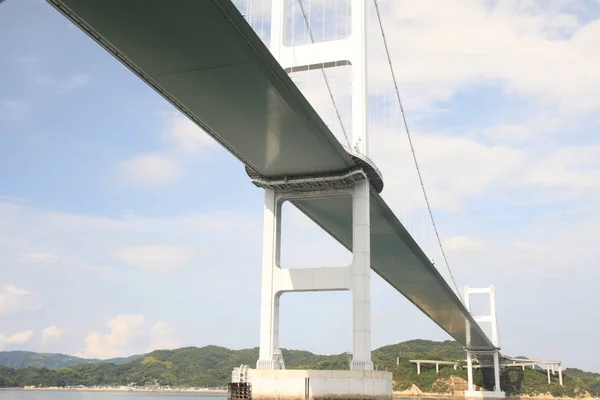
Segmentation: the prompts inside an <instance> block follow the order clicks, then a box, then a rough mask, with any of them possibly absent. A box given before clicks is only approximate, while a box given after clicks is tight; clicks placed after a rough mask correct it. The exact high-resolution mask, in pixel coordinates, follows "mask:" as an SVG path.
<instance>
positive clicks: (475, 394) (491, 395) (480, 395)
mask: <svg viewBox="0 0 600 400" xmlns="http://www.w3.org/2000/svg"><path fill="white" fill-rule="evenodd" d="M504 398H506V393H504V392H500V391H498V392H494V391H483V390H482V391H477V390H465V399H504Z"/></svg>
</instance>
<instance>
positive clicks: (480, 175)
mask: <svg viewBox="0 0 600 400" xmlns="http://www.w3.org/2000/svg"><path fill="white" fill-rule="evenodd" d="M371 143H372V144H371V146H372V155H373V159H375V160H377V164H378V166H379V168H380V169H381V171H382V173H383V176H384V180H385V182H386V187H385V189H384V192H383V193H382V194H383V196H384V197H385V198H386V199H388V200H389V203H390V204H391V205H392V208H394V209H395V210H397V211H399V212H400V214H402V212H403V210H404V209H406V208H411V209H412V210H418V209H423V208H424V207H425V202H424V198H423V194H422V192H421V187H420V184H419V181H418V177H417V173H416V169H415V166H414V162H413V159H412V155H411V152H410V148H409V147H408V141H407V138H406V135H405V134H401V133H394V132H386V131H384V130H383V129H381V130H378V131H375V132H374V134H373V138H372V140H371ZM413 144H414V147H415V151H416V154H417V159H418V161H419V164H420V168H421V171H422V174H423V180H424V182H425V187H426V189H427V191H428V197H429V199H430V200H431V203H432V205H433V207H434V210H436V211H448V210H457V209H461V208H462V207H463V202H464V200H465V199H466V198H469V197H473V196H480V195H483V194H485V193H486V191H487V190H488V189H489V188H490V187H492V185H494V186H496V185H507V184H513V182H514V175H515V173H516V171H518V170H519V169H521V168H523V165H524V164H525V160H526V153H525V152H523V151H521V150H518V149H514V148H510V147H506V146H491V145H486V144H483V143H481V142H478V141H477V140H475V139H471V138H465V137H456V136H453V135H450V134H431V133H426V132H413Z"/></svg>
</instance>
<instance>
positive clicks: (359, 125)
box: [256, 0, 373, 371]
mask: <svg viewBox="0 0 600 400" xmlns="http://www.w3.org/2000/svg"><path fill="white" fill-rule="evenodd" d="M286 4H288V2H287V1H283V0H273V1H272V17H271V45H270V50H271V52H272V53H273V55H274V56H275V58H276V59H277V60H278V61H279V63H280V64H281V65H282V67H283V68H284V69H285V70H286V71H288V72H290V70H291V69H292V68H293V70H294V71H303V70H304V71H308V70H312V69H320V68H331V67H336V66H344V65H350V66H351V69H352V141H351V147H352V149H353V152H356V153H357V154H353V156H354V157H359V158H361V155H362V156H363V157H362V158H366V156H368V153H369V142H368V132H367V122H368V120H367V119H368V111H367V110H368V108H367V66H366V57H365V55H366V15H367V12H366V1H365V0H350V6H351V22H350V26H351V33H350V35H349V36H348V37H346V38H343V39H340V40H332V41H325V42H319V43H311V44H303V45H295V44H294V43H292V45H291V46H286V45H285V44H284V40H283V39H284V32H285V26H284V21H285V19H286V18H285V17H286V11H287V10H285V8H286V7H285V6H286ZM367 162H368V161H367ZM333 172H335V173H336V175H333V174H332V176H330V177H322V176H320V177H302V184H299V181H298V180H296V181H297V184H295V183H294V182H295V180H294V178H288V177H282V179H284V181H285V183H284V184H281V182H280V183H278V184H277V185H272V186H271V187H269V186H268V184H263V187H264V188H265V206H264V226H263V259H262V291H261V316H260V355H259V360H258V362H257V364H256V368H257V369H283V368H284V364H283V358H282V356H281V353H280V351H279V299H280V296H281V295H282V294H283V293H285V292H299V291H333V290H349V291H351V292H352V296H353V352H352V354H353V356H352V361H351V369H352V370H362V371H369V370H373V362H372V361H371V293H370V287H371V283H370V274H371V265H370V263H371V242H370V236H371V231H370V223H371V221H370V204H369V201H370V183H369V180H368V177H367V174H366V172H365V171H363V170H360V171H355V172H356V174H355V175H353V178H352V179H348V177H347V176H346V177H342V176H341V175H340V174H339V172H342V171H332V173H333ZM353 173H354V172H353ZM311 182H312V183H313V185H312V187H311ZM332 196H347V197H348V198H349V199H351V200H350V201H351V203H352V206H351V209H352V225H353V228H352V246H353V261H352V263H351V264H350V265H349V266H347V267H335V268H308V269H282V268H281V266H280V247H281V207H282V204H283V203H284V202H285V201H294V200H299V201H300V200H306V199H311V200H314V199H319V198H325V199H326V198H330V197H332Z"/></svg>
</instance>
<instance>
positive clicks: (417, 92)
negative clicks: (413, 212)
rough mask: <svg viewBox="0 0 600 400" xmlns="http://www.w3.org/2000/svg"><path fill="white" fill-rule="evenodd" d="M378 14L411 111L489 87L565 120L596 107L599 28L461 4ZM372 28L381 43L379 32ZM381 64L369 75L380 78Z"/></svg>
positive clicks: (571, 17) (527, 5) (541, 6)
mask: <svg viewBox="0 0 600 400" xmlns="http://www.w3.org/2000/svg"><path fill="white" fill-rule="evenodd" d="M383 7H385V9H384V10H383V16H384V28H385V29H386V35H387V36H389V37H393V38H394V43H393V46H392V48H391V51H392V57H393V60H394V61H395V62H396V65H397V67H398V71H399V73H398V79H399V84H400V87H401V88H402V90H403V92H404V93H405V94H406V95H407V96H408V97H410V98H411V99H412V100H413V102H415V103H420V104H422V105H424V106H429V105H431V104H433V103H434V102H436V101H440V100H441V101H445V100H447V99H448V98H449V97H450V96H451V95H452V94H453V93H455V92H456V91H457V90H458V89H459V88H461V87H464V86H468V85H471V84H474V83H476V82H477V83H479V84H481V83H485V82H487V83H492V84H495V83H499V84H500V85H501V86H502V87H504V88H505V90H507V91H508V92H510V93H515V94H517V95H519V96H525V97H528V98H531V99H534V100H536V101H537V102H540V103H542V104H551V105H553V106H556V107H557V108H558V109H559V110H561V111H562V112H567V113H571V114H572V113H580V112H588V111H592V110H594V109H595V108H596V107H598V106H599V105H600V95H599V94H598V92H599V91H598V88H599V87H600V77H598V74H595V73H594V72H592V71H596V70H598V69H600V58H598V57H597V56H596V52H595V50H594V49H595V48H596V47H597V43H598V38H599V37H600V36H599V32H600V21H598V20H595V21H590V22H587V23H586V24H585V25H584V24H581V23H580V22H579V20H580V18H579V17H578V16H577V15H575V14H572V13H569V12H568V11H565V10H564V9H562V8H560V7H548V6H547V5H545V3H544V2H541V1H519V0H517V1H512V0H506V1H497V2H495V3H493V4H491V5H490V4H489V3H486V2H481V1H474V0H459V1H456V2H454V3H453V4H452V6H451V7H450V6H448V7H440V6H439V4H438V3H437V2H436V1H434V0H426V1H419V2H413V1H394V2H386V3H384V5H383ZM370 28H371V29H372V30H373V31H372V32H371V33H372V35H375V36H374V37H376V38H377V40H379V41H381V39H380V35H379V34H378V33H377V32H375V29H376V28H377V25H376V24H372V25H370ZM382 56H383V55H382V54H381V55H380V56H379V57H378V60H377V61H374V62H373V64H375V65H374V66H373V68H374V69H375V70H381V71H382V72H383V70H384V69H385V68H386V66H385V63H384V62H382V61H381V60H382V58H383V57H382ZM400 60H401V61H400ZM400 62H401V64H398V63H400ZM385 73H386V74H388V72H387V71H386V72H385Z"/></svg>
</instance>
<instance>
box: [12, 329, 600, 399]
mask: <svg viewBox="0 0 600 400" xmlns="http://www.w3.org/2000/svg"><path fill="white" fill-rule="evenodd" d="M282 351H283V356H284V360H285V364H286V368H288V369H348V368H349V364H348V356H347V355H346V354H339V355H329V356H324V355H316V354H313V353H310V352H308V351H300V350H287V349H284V350H282ZM34 354H35V353H34ZM27 357H28V358H27V359H28V360H30V361H31V360H34V361H35V360H36V358H35V357H33V356H31V355H28V356H27ZM65 357H68V356H65ZM134 357H137V358H136V359H134V360H132V361H129V362H125V363H121V364H117V363H109V362H107V361H108V360H105V361H104V362H101V363H82V364H80V365H72V366H70V367H64V368H46V367H42V368H37V367H36V366H35V365H37V364H36V363H33V364H30V365H29V366H27V367H26V368H10V367H5V366H0V387H22V386H25V385H27V386H29V385H35V386H38V387H39V386H77V385H84V386H102V385H129V384H135V385H145V384H146V383H153V382H157V383H158V384H160V385H170V386H188V387H222V386H224V385H226V383H227V382H228V381H229V379H230V377H231V371H232V369H233V368H234V367H236V366H239V365H241V364H245V365H250V366H254V364H255V363H256V360H257V359H258V349H257V348H254V349H244V350H230V349H226V348H223V347H217V346H206V347H202V348H197V347H186V348H182V349H178V350H157V351H153V352H152V353H149V354H147V355H144V356H134ZM464 357H465V354H464V350H463V348H462V347H461V346H460V345H459V344H458V343H456V342H453V341H445V342H434V341H428V340H411V341H407V342H403V343H398V344H394V345H389V346H384V347H381V348H379V349H376V350H374V351H373V362H374V364H375V365H376V366H377V368H378V369H379V370H388V371H391V372H392V373H393V375H394V388H395V389H396V390H406V389H409V388H411V387H412V385H413V384H414V385H416V386H417V387H419V388H420V389H421V390H422V391H424V392H438V393H442V392H451V391H452V390H459V389H457V388H456V387H455V386H456V385H455V383H456V382H459V383H460V382H464V381H463V379H466V377H467V376H466V375H467V374H466V371H465V370H461V369H460V368H459V369H457V370H454V369H453V368H452V367H442V368H441V369H440V374H439V375H438V374H436V372H435V367H434V366H431V367H427V366H422V367H421V370H422V373H421V374H420V375H417V373H416V369H415V366H414V365H413V364H411V363H410V362H409V360H410V359H429V360H432V359H435V360H453V361H457V360H464ZM25 360H26V359H25V358H24V359H23V360H22V361H19V362H21V363H25V362H26V361H25ZM79 360H81V359H79ZM397 360H399V364H397ZM76 361H77V360H76ZM116 361H122V360H120V359H119V360H116ZM12 362H17V360H16V359H14V358H13V360H12ZM598 376H600V375H598V374H592V373H586V372H583V371H581V370H576V369H569V370H567V371H565V374H564V383H565V386H563V387H561V386H560V385H558V382H557V377H554V378H553V379H554V381H553V382H552V384H550V385H548V383H547V376H546V372H545V371H540V370H532V369H525V371H522V370H521V369H520V368H515V369H509V370H508V371H507V372H506V373H504V374H503V375H502V387H503V389H504V390H505V391H506V392H507V394H541V393H548V392H549V393H551V394H553V395H555V396H570V397H575V396H578V395H583V394H584V393H585V391H586V390H587V391H590V392H591V393H592V394H595V388H597V385H598V382H599V381H598ZM475 384H477V385H479V386H483V379H482V378H481V375H480V374H479V373H476V374H475Z"/></svg>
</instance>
